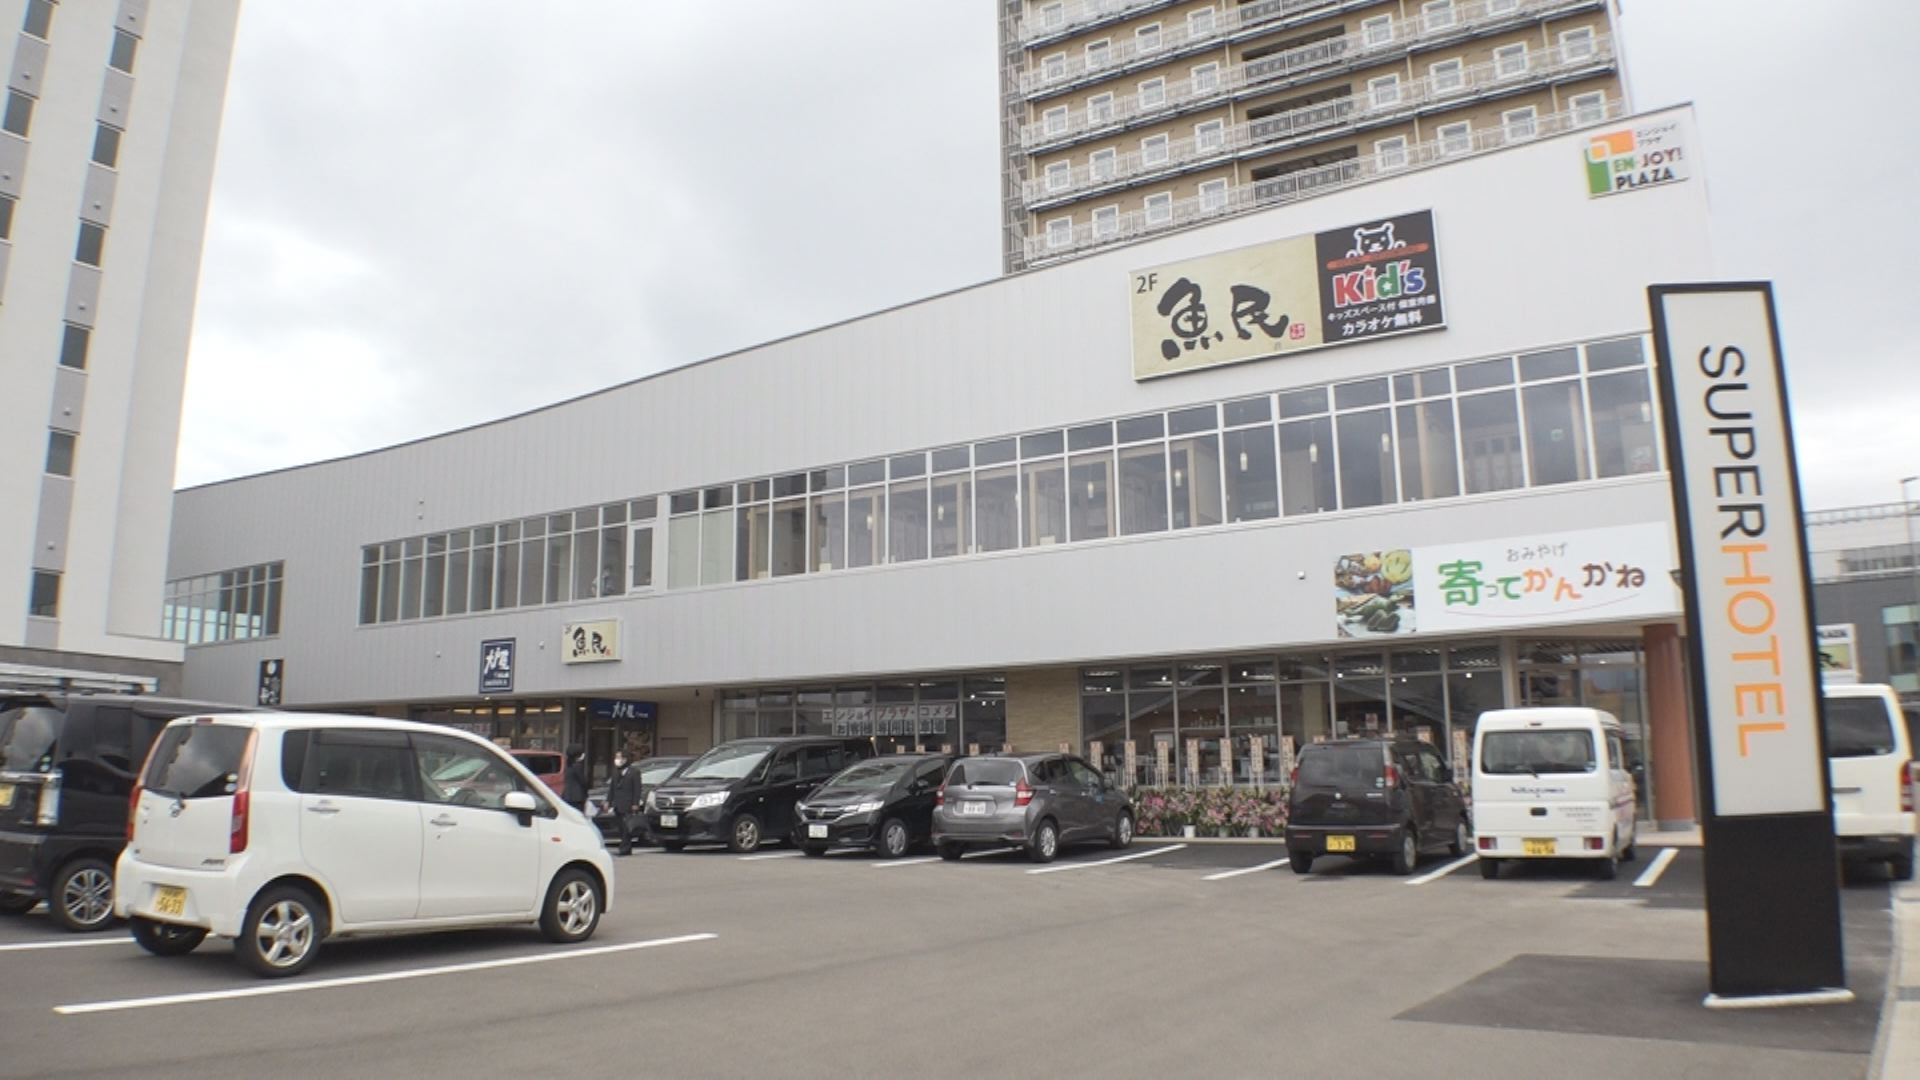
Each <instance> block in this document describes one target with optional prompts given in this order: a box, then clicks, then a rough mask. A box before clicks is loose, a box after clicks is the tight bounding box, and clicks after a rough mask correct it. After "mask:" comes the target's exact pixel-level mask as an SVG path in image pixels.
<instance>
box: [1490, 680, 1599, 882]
mask: <svg viewBox="0 0 1920 1080" xmlns="http://www.w3.org/2000/svg"><path fill="white" fill-rule="evenodd" d="M1473 830H1474V835H1475V836H1476V838H1477V840H1478V851H1479V854H1480V876H1481V877H1485V878H1494V877H1498V876H1499V875H1500V866H1501V864H1502V862H1504V861H1505V860H1507V859H1592V860H1594V861H1595V866H1596V867H1597V868H1598V870H1599V873H1600V876H1601V877H1602V878H1603V879H1609V880H1610V879H1612V878H1613V876H1614V875H1615V874H1616V873H1618V872H1619V868H1620V864H1621V863H1622V862H1628V861H1631V860H1632V859H1633V843H1634V799H1633V774H1632V773H1631V772H1629V771H1628V764H1627V759H1626V745H1625V738H1624V735H1623V733H1622V731H1621V728H1620V721H1618V720H1616V719H1614V717H1613V715H1612V714H1611V713H1606V712H1602V711H1601V710H1599V709H1566V708H1538V709H1496V710H1494V711H1493V712H1487V713H1482V714H1480V721H1479V724H1478V727H1477V729H1476V730H1475V732H1474V737H1473Z"/></svg>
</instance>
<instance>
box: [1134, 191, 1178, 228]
mask: <svg viewBox="0 0 1920 1080" xmlns="http://www.w3.org/2000/svg"><path fill="white" fill-rule="evenodd" d="M1156 206H1158V207H1164V208H1165V216H1158V215H1156V214H1155V212H1154V208H1155V207H1156ZM1140 207H1141V210H1142V212H1143V213H1144V215H1145V218H1146V222H1147V224H1149V225H1166V224H1171V223H1172V221H1173V192H1171V191H1156V192H1154V193H1152V194H1150V195H1147V196H1145V197H1143V198H1142V199H1141V202H1140Z"/></svg>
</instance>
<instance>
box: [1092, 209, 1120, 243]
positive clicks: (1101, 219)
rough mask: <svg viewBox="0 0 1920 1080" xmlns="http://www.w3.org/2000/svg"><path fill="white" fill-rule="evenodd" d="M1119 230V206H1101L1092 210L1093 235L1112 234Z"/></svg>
mask: <svg viewBox="0 0 1920 1080" xmlns="http://www.w3.org/2000/svg"><path fill="white" fill-rule="evenodd" d="M1119 232H1120V208H1119V207H1118V206H1102V207H1100V208H1098V209H1096V210H1095V211H1094V212H1093V235H1095V236H1114V235H1117V234H1118V233H1119Z"/></svg>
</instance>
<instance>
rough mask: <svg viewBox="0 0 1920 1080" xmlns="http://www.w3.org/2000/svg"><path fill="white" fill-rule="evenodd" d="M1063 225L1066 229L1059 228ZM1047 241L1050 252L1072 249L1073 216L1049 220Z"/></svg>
mask: <svg viewBox="0 0 1920 1080" xmlns="http://www.w3.org/2000/svg"><path fill="white" fill-rule="evenodd" d="M1062 225H1064V226H1065V229H1060V228H1059V226H1062ZM1046 240H1047V250H1048V251H1059V250H1062V249H1063V248H1070V247H1072V246H1073V215H1072V214H1065V215H1062V216H1060V217H1055V218H1048V219H1047V224H1046Z"/></svg>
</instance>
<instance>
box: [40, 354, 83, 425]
mask: <svg viewBox="0 0 1920 1080" xmlns="http://www.w3.org/2000/svg"><path fill="white" fill-rule="evenodd" d="M86 403H87V375H86V373H85V372H83V371H75V370H73V369H72V368H70V367H62V368H59V369H58V370H56V371H55V372H54V373H53V411H52V412H51V413H50V414H49V415H48V416H47V424H48V426H50V427H57V428H59V429H60V430H62V431H79V430H80V421H81V418H82V416H83V415H84V411H85V406H86Z"/></svg>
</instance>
